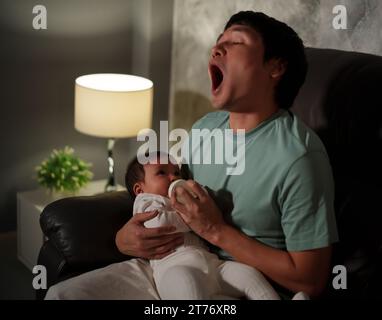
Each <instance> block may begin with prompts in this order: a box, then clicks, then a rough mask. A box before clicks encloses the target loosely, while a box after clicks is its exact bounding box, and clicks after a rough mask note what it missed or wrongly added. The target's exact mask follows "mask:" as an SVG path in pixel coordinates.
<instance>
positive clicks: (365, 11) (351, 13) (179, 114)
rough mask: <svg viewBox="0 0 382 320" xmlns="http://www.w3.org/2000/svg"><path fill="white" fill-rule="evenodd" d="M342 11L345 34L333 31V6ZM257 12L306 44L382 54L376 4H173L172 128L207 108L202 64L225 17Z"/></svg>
mask: <svg viewBox="0 0 382 320" xmlns="http://www.w3.org/2000/svg"><path fill="white" fill-rule="evenodd" d="M338 4H342V5H345V6H346V9H347V13H348V21H347V24H348V26H347V30H335V29H334V28H333V27H332V20H333V18H334V16H335V15H334V14H333V13H332V10H333V7H334V6H335V5H338ZM241 10H254V11H262V12H264V13H266V14H268V15H270V16H273V17H275V18H276V19H279V20H281V21H284V22H286V23H287V24H289V25H290V26H291V27H292V28H294V29H295V30H296V31H297V33H299V35H300V36H301V38H302V39H303V40H304V42H305V45H307V46H312V47H320V48H334V49H343V50H349V51H361V52H366V53H373V54H378V55H381V54H382V31H381V30H382V20H381V16H382V2H381V1H379V0H346V1H344V0H288V1H285V0H236V1H231V0H207V1H205V0H175V6H174V32H173V52H172V77H171V109H170V120H171V127H173V128H176V127H183V128H187V129H188V128H190V126H191V125H192V123H193V122H194V121H195V119H198V118H199V117H200V116H201V115H203V114H204V113H206V112H207V111H209V110H212V109H211V106H210V103H209V90H210V82H209V79H208V75H207V62H208V57H209V51H210V48H211V47H212V46H213V44H214V43H215V41H216V38H217V36H218V35H219V34H220V33H221V32H222V29H223V28H224V25H225V23H226V21H227V20H228V19H229V17H230V16H231V15H232V14H234V13H236V12H238V11H241Z"/></svg>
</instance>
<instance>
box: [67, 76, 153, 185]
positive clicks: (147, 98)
mask: <svg viewBox="0 0 382 320" xmlns="http://www.w3.org/2000/svg"><path fill="white" fill-rule="evenodd" d="M74 96H75V98H74V105H75V107H74V109H75V110H74V127H75V128H76V129H77V130H78V131H80V132H82V133H85V134H89V135H92V136H96V137H100V138H108V143H107V154H108V157H107V161H108V164H109V178H108V181H107V183H106V186H105V191H114V190H116V189H117V187H116V182H115V177H114V159H113V148H114V144H115V140H116V139H117V138H128V137H134V136H136V135H137V134H138V132H139V131H140V130H142V129H147V128H150V127H151V117H152V108H153V83H152V82H151V81H150V80H148V79H145V78H142V77H137V76H132V75H127V74H113V73H99V74H89V75H85V76H81V77H79V78H77V79H76V82H75V93H74Z"/></svg>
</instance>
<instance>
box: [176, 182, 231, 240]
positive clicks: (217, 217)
mask: <svg viewBox="0 0 382 320" xmlns="http://www.w3.org/2000/svg"><path fill="white" fill-rule="evenodd" d="M187 184H188V186H189V187H190V189H191V190H192V192H193V193H195V194H196V196H197V199H195V198H193V197H192V196H191V195H190V194H189V192H188V191H187V190H186V189H184V188H182V187H181V186H179V187H177V188H176V189H175V192H173V194H172V195H171V205H172V206H173V207H174V209H175V210H176V211H177V212H178V213H179V214H180V216H181V217H182V219H183V220H184V222H185V223H186V224H187V225H188V226H189V227H190V228H191V229H192V230H193V231H194V232H195V233H197V234H198V235H199V236H200V237H202V238H204V239H205V240H207V241H208V242H211V243H214V238H215V237H216V236H217V234H218V233H219V230H220V228H221V227H222V226H225V225H226V222H225V221H224V219H223V216H222V214H221V212H220V210H219V208H218V207H217V206H216V204H215V202H214V201H213V200H212V198H211V197H210V196H209V194H208V193H206V191H205V190H203V188H202V187H201V186H200V185H199V184H198V183H197V182H195V181H193V180H188V181H187ZM175 193H176V195H177V196H180V197H181V198H182V201H183V202H184V204H181V203H179V202H178V201H176V196H175Z"/></svg>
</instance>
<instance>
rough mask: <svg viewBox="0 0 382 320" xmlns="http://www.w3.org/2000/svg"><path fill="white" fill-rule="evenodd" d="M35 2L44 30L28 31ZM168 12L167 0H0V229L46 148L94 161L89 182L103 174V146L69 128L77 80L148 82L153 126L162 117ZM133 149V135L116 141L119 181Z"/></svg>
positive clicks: (10, 223)
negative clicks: (98, 77) (108, 76)
mask: <svg viewBox="0 0 382 320" xmlns="http://www.w3.org/2000/svg"><path fill="white" fill-rule="evenodd" d="M158 2H160V5H159V3H158ZM37 4H41V5H45V6H46V8H47V11H48V28H47V30H34V29H33V28H32V19H33V17H34V15H33V14H32V8H33V6H34V5H37ZM172 10H173V1H172V0H161V1H153V0H113V1H105V0H66V1H57V0H41V1H36V2H35V1H30V0H2V1H1V3H0V39H1V43H2V45H1V47H2V49H1V50H0V61H1V78H0V85H1V91H0V95H1V96H0V97H1V100H0V101H1V103H2V105H1V117H0V127H1V135H0V143H1V150H2V156H1V157H0V168H1V179H0V231H7V230H12V229H14V228H15V227H16V192H18V191H25V190H29V189H34V188H36V187H37V183H36V180H35V178H34V175H35V172H34V167H35V166H36V165H37V164H39V163H40V162H41V161H42V160H43V159H44V158H46V157H47V156H48V155H49V154H50V152H51V150H52V149H53V148H62V147H64V146H65V145H69V146H72V147H74V149H75V151H76V154H78V155H79V156H80V157H81V158H83V159H84V160H86V161H90V162H92V163H93V168H92V170H93V172H94V174H95V177H94V179H104V178H106V176H107V163H106V141H105V140H103V139H99V138H95V137H91V136H86V135H83V134H81V133H79V132H77V131H76V130H75V129H74V103H73V102H74V80H75V78H76V77H77V76H80V75H83V74H88V73H99V72H116V73H134V74H137V75H142V76H146V77H149V78H150V79H152V80H153V81H154V86H155V96H154V98H155V100H154V117H153V124H154V128H155V126H156V125H157V123H158V125H159V122H158V121H159V119H164V118H167V113H168V92H169V77H170V73H169V70H170V52H171V39H172V38H171V31H172ZM154 13H155V14H154ZM158 61H161V63H162V64H161V65H160V66H158ZM166 71H167V72H166ZM137 146H138V144H137V142H136V141H135V139H133V138H132V139H122V140H119V141H117V144H116V148H115V162H116V172H117V180H118V182H119V183H121V184H123V174H124V170H125V166H126V163H127V161H128V160H129V159H130V158H132V157H133V156H134V155H135V151H136V148H137Z"/></svg>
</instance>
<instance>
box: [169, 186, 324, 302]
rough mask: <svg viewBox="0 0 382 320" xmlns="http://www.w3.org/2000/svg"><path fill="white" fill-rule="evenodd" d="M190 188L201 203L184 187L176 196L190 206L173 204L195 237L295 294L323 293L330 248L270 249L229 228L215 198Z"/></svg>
mask: <svg viewBox="0 0 382 320" xmlns="http://www.w3.org/2000/svg"><path fill="white" fill-rule="evenodd" d="M189 184H190V187H191V188H192V190H193V191H194V192H195V193H196V194H197V195H198V199H194V198H192V197H191V196H189V195H188V193H187V191H186V190H184V189H182V188H181V187H180V188H177V191H176V192H177V193H178V192H179V193H181V196H182V197H184V198H186V204H185V205H182V204H179V203H178V202H176V199H175V197H174V196H173V197H172V198H171V203H172V205H173V206H174V208H175V209H176V210H177V211H178V212H179V213H180V214H181V216H182V218H183V219H184V221H185V222H186V223H187V224H188V225H189V226H190V228H191V229H193V230H194V232H195V233H197V234H198V235H199V236H201V237H202V238H204V239H205V240H207V241H208V242H210V243H211V244H213V245H215V246H217V247H219V248H221V249H223V250H225V251H226V252H227V253H229V254H230V255H231V256H232V257H234V258H235V259H236V260H237V261H240V262H242V263H245V264H247V265H250V266H253V267H255V268H257V269H258V270H260V271H261V272H263V273H264V274H265V275H266V276H267V277H269V278H270V279H272V280H273V281H275V282H277V283H278V284H280V285H282V286H284V287H286V288H287V289H289V290H291V291H293V292H298V291H304V292H306V293H307V294H308V295H310V296H312V297H313V296H317V295H319V294H320V293H321V292H322V290H323V289H324V288H325V286H326V282H327V278H328V274H329V266H330V257H331V249H330V247H326V248H322V249H314V250H306V251H299V252H287V251H283V250H279V249H275V248H272V247H269V246H266V245H264V244H262V243H260V242H259V241H257V240H255V239H252V238H250V237H248V236H246V235H245V234H243V233H242V232H241V231H239V230H237V229H235V228H234V227H232V226H229V225H228V224H227V223H226V222H225V221H224V219H223V217H222V214H221V212H220V211H219V209H218V208H217V206H216V204H215V203H214V201H213V200H212V199H211V197H210V196H209V195H206V194H205V193H204V192H203V190H202V189H201V187H200V186H199V185H198V184H197V183H196V182H193V181H190V182H189ZM206 212H208V215H207V214H205V213H206Z"/></svg>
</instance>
